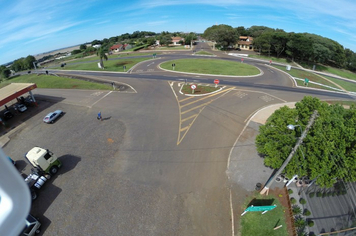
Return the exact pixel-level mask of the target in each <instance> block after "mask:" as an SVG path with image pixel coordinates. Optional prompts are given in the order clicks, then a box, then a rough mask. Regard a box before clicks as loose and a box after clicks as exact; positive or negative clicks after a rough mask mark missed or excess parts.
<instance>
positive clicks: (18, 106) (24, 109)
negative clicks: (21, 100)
mask: <svg viewBox="0 0 356 236" xmlns="http://www.w3.org/2000/svg"><path fill="white" fill-rule="evenodd" d="M16 108H17V110H18V111H19V112H24V111H26V110H27V107H26V106H25V105H24V104H18V105H17V106H16Z"/></svg>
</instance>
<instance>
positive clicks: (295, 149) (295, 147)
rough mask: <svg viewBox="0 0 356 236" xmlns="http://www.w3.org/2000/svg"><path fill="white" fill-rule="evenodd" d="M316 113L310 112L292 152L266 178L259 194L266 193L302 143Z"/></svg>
mask: <svg viewBox="0 0 356 236" xmlns="http://www.w3.org/2000/svg"><path fill="white" fill-rule="evenodd" d="M317 115H318V111H316V110H315V111H314V113H313V114H312V116H311V117H310V120H309V123H308V125H307V127H306V128H305V130H304V132H303V133H302V136H301V137H300V138H299V139H298V142H297V143H296V144H295V146H294V148H293V149H292V152H291V153H290V154H289V156H288V157H287V159H286V160H285V161H284V162H283V164H282V166H281V168H279V169H278V171H277V172H276V173H275V174H274V175H273V176H272V177H271V178H269V180H267V183H266V185H265V187H264V188H263V189H262V190H261V192H260V194H268V191H269V188H270V187H271V185H272V183H273V180H275V179H276V177H277V176H279V175H280V174H281V173H282V172H283V170H284V168H286V166H287V165H288V163H289V162H290V160H291V159H292V157H293V156H294V153H295V152H296V151H297V149H298V147H299V146H300V145H301V144H302V142H303V139H304V138H305V137H306V136H307V133H308V131H309V129H310V128H311V126H312V125H313V124H314V121H315V118H316V117H317Z"/></svg>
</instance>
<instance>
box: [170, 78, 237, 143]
mask: <svg viewBox="0 0 356 236" xmlns="http://www.w3.org/2000/svg"><path fill="white" fill-rule="evenodd" d="M168 83H169V85H170V87H171V89H172V92H173V94H174V96H175V98H176V100H177V104H178V111H179V128H178V139H177V145H179V144H180V143H181V142H182V141H183V139H184V137H185V136H186V135H187V133H188V132H189V130H190V128H191V127H192V125H193V124H194V122H195V120H196V119H197V117H198V116H199V115H200V113H201V112H202V111H203V110H204V108H205V107H206V106H207V105H208V104H210V103H212V102H213V101H215V100H216V99H218V98H220V97H222V96H224V95H225V94H227V93H229V92H230V91H232V90H233V89H234V87H232V88H228V89H225V90H221V91H219V92H218V93H214V94H210V95H206V96H204V97H187V98H184V99H182V100H178V96H177V94H176V92H175V91H174V89H173V86H174V84H175V83H176V82H174V81H173V82H172V81H171V82H168ZM219 94H220V95H219ZM212 97H214V98H212ZM194 98H195V99H196V101H192V102H190V103H188V104H194V103H196V102H199V101H203V100H205V99H209V98H211V99H210V101H208V102H206V103H203V104H200V105H198V106H195V107H193V108H191V109H188V110H186V111H182V108H183V107H184V106H187V104H185V105H183V106H181V103H182V102H183V101H187V100H189V99H194ZM199 108H200V109H199ZM196 109H199V111H198V112H197V113H196V114H193V115H190V116H189V117H185V118H183V117H182V116H183V115H184V114H186V113H187V112H190V111H193V110H196ZM186 121H190V122H189V124H187V125H185V126H183V122H186Z"/></svg>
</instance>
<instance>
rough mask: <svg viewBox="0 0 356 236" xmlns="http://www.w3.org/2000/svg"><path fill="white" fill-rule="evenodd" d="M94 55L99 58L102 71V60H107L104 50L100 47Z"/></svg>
mask: <svg viewBox="0 0 356 236" xmlns="http://www.w3.org/2000/svg"><path fill="white" fill-rule="evenodd" d="M96 55H97V56H99V58H100V67H101V68H102V69H104V62H103V59H104V60H106V61H107V60H108V56H107V55H106V50H105V49H104V48H102V47H100V48H99V50H98V51H97V52H96Z"/></svg>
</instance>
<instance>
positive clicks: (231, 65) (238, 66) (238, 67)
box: [161, 59, 260, 76]
mask: <svg viewBox="0 0 356 236" xmlns="http://www.w3.org/2000/svg"><path fill="white" fill-rule="evenodd" d="M173 63H174V64H176V66H175V71H181V72H189V73H199V74H213V75H235V76H247V75H258V74H259V73H260V71H259V70H258V69H257V68H256V67H254V66H251V65H248V64H244V63H240V62H233V61H224V60H217V59H179V60H174V61H168V62H164V63H162V64H161V68H163V69H166V70H172V69H173V68H172V64H173Z"/></svg>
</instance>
